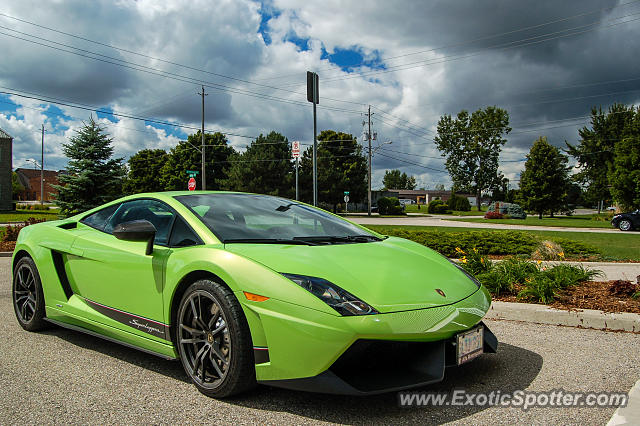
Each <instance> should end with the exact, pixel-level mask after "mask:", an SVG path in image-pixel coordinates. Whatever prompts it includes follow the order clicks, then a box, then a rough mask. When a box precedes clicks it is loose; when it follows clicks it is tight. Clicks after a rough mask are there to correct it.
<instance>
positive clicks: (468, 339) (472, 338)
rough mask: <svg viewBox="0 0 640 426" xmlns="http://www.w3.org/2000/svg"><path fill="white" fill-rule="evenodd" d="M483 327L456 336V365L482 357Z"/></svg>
mask: <svg viewBox="0 0 640 426" xmlns="http://www.w3.org/2000/svg"><path fill="white" fill-rule="evenodd" d="M483 346H484V327H477V328H474V329H473V330H469V331H465V332H464V333H460V334H458V335H457V336H456V348H457V351H456V352H457V359H458V365H460V364H464V363H465V362H467V361H471V360H472V359H474V358H475V357H477V356H479V355H482V347H483Z"/></svg>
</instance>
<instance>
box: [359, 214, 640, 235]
mask: <svg viewBox="0 0 640 426" xmlns="http://www.w3.org/2000/svg"><path fill="white" fill-rule="evenodd" d="M347 219H349V220H350V221H352V222H355V223H358V224H360V225H389V226H393V225H412V226H446V227H452V228H487V229H511V230H520V231H557V232H600V233H611V234H626V235H638V232H622V231H620V230H618V229H613V228H611V229H609V228H566V227H559V226H558V227H555V226H532V225H508V224H504V223H474V222H463V221H460V220H445V219H443V218H442V217H438V216H412V215H409V216H406V217H380V216H371V217H369V216H364V215H363V216H349V217H348V218H347Z"/></svg>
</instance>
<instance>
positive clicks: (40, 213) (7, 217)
mask: <svg viewBox="0 0 640 426" xmlns="http://www.w3.org/2000/svg"><path fill="white" fill-rule="evenodd" d="M30 217H34V218H36V219H45V220H57V219H58V210H16V211H14V212H8V213H0V223H6V222H22V221H25V220H27V219H28V218H30Z"/></svg>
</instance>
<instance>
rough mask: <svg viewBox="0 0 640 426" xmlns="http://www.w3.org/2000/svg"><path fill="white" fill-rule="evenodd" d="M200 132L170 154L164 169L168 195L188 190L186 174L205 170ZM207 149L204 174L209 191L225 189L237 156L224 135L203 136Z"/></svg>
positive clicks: (163, 181)
mask: <svg viewBox="0 0 640 426" xmlns="http://www.w3.org/2000/svg"><path fill="white" fill-rule="evenodd" d="M201 140H202V139H201V136H200V131H198V132H197V133H195V134H193V135H189V137H188V139H187V142H188V143H186V142H184V143H180V144H178V145H177V146H175V147H174V148H172V149H171V151H169V155H168V157H167V160H166V162H165V164H164V166H163V167H162V169H161V177H160V180H161V184H162V187H163V188H164V189H165V190H167V191H176V190H186V189H187V181H188V179H189V178H188V176H187V170H194V171H201V170H202V154H201V152H200V150H199V149H200V148H201V147H200V145H201V144H202V142H201ZM204 142H205V145H207V146H206V148H205V162H206V165H205V173H206V179H207V190H218V189H222V185H223V182H225V181H226V179H227V169H228V168H229V165H230V164H229V159H230V157H231V155H232V154H233V153H234V152H235V150H234V149H233V147H231V146H229V145H228V141H227V137H226V136H225V135H223V134H222V133H219V132H216V133H213V134H209V133H205V134H204ZM201 182H202V180H201V179H200V178H198V179H196V185H197V186H196V188H197V189H201V188H202V184H201Z"/></svg>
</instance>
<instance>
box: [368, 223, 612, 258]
mask: <svg viewBox="0 0 640 426" xmlns="http://www.w3.org/2000/svg"><path fill="white" fill-rule="evenodd" d="M377 232H379V233H382V234H386V235H393V236H396V237H401V238H406V239H408V240H411V241H415V242H417V243H420V244H422V245H424V246H427V247H429V248H432V249H434V250H435V251H437V252H438V253H441V254H443V255H445V256H447V257H454V258H457V257H460V253H459V252H457V251H456V247H458V248H460V249H462V250H464V251H466V252H469V251H470V250H473V249H474V248H476V249H477V250H478V251H479V252H480V253H481V254H491V255H518V254H522V255H531V253H533V252H534V251H535V250H536V248H537V247H538V245H539V244H540V241H542V238H540V237H537V236H534V235H532V234H529V233H527V232H522V231H501V232H494V231H462V232H443V231H438V230H437V229H434V230H415V231H414V230H407V229H402V228H396V227H384V228H381V229H377ZM552 241H554V242H555V243H557V244H559V245H560V246H562V249H563V250H564V255H565V257H588V256H593V255H598V254H600V251H599V250H598V249H597V248H596V247H594V246H592V245H589V244H585V243H581V242H578V241H573V240H569V239H567V238H555V237H554V238H552Z"/></svg>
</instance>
